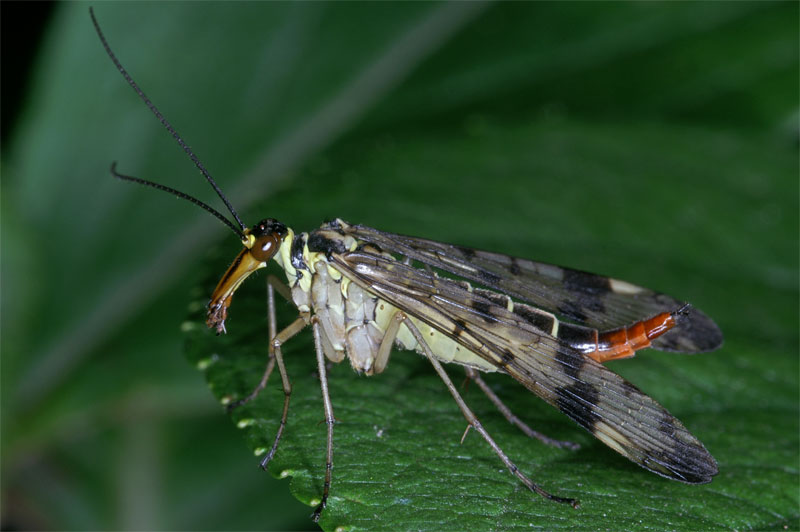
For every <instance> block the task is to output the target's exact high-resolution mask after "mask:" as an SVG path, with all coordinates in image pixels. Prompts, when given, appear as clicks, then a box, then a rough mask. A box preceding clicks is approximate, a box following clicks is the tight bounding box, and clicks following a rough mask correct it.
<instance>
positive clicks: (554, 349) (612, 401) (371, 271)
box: [329, 248, 717, 484]
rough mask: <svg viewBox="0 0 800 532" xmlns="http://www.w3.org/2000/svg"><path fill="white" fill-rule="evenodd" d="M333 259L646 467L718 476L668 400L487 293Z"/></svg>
mask: <svg viewBox="0 0 800 532" xmlns="http://www.w3.org/2000/svg"><path fill="white" fill-rule="evenodd" d="M329 260H331V261H332V262H333V264H334V265H335V267H336V268H337V269H339V270H340V271H342V273H343V274H345V275H346V276H347V277H349V278H350V279H351V280H352V281H353V282H356V283H358V284H359V285H361V286H363V287H364V288H366V289H368V290H369V291H371V292H373V293H374V294H376V295H378V296H379V297H381V298H383V299H384V300H386V301H388V302H389V303H391V304H392V305H394V306H396V307H397V308H399V309H400V310H402V311H403V312H405V313H407V314H408V315H410V316H413V317H415V318H418V319H419V320H421V321H423V322H425V323H427V324H429V325H430V326H432V327H434V328H435V329H437V330H439V331H440V332H442V333H443V334H446V335H448V336H450V337H451V338H453V340H455V341H457V342H458V343H459V344H461V345H463V346H464V347H466V348H468V349H469V350H471V351H473V352H474V353H477V354H478V355H479V356H480V357H482V358H484V359H485V360H487V361H488V362H490V363H491V364H494V365H496V366H497V367H498V368H501V369H502V370H504V371H505V372H506V373H508V374H510V375H511V376H512V377H513V378H515V379H516V380H517V381H519V382H520V383H522V384H523V385H524V386H525V387H526V388H528V389H529V390H530V391H532V392H533V393H535V394H536V395H538V396H539V397H541V398H542V399H544V400H545V401H547V402H548V403H550V404H551V405H553V406H555V407H556V408H558V409H559V410H561V411H562V412H563V413H565V414H566V415H567V416H569V417H570V418H572V419H573V420H574V421H576V422H577V423H578V424H579V425H581V426H582V427H584V428H585V429H587V430H588V431H589V432H591V433H592V434H593V435H594V436H596V437H597V438H598V439H600V440H601V441H602V442H603V443H605V444H606V445H608V446H609V447H611V448H612V449H614V450H615V451H617V452H619V453H621V454H622V455H624V456H626V457H627V458H629V459H630V460H632V461H633V462H635V463H637V464H639V465H641V466H642V467H644V468H646V469H649V470H650V471H653V472H654V473H657V474H659V475H662V476H665V477H668V478H671V479H675V480H679V481H682V482H687V483H693V484H694V483H705V482H709V481H710V480H711V477H712V476H713V475H715V474H716V473H717V465H716V462H715V461H714V459H713V457H712V456H711V455H710V454H709V453H708V451H706V449H705V448H704V447H703V445H702V443H700V442H699V441H698V440H697V439H696V438H695V437H694V436H692V434H690V433H689V431H687V430H686V428H685V427H684V426H683V425H682V424H681V422H680V421H678V420H677V419H676V418H675V417H673V416H672V415H671V414H670V413H669V412H667V411H666V410H665V409H664V408H663V407H662V406H661V405H659V404H658V403H656V402H655V401H654V400H653V399H651V398H650V397H648V396H647V395H645V394H644V393H642V392H641V391H640V390H639V389H637V388H636V387H635V386H633V385H632V384H630V383H628V382H627V381H625V380H624V379H623V378H622V377H620V376H619V375H617V374H616V373H613V372H612V371H610V370H608V369H606V368H605V367H604V366H602V365H600V364H598V363H596V362H595V361H593V360H591V359H590V358H588V357H585V356H584V355H582V354H581V353H579V352H578V351H576V350H575V349H573V348H572V347H570V346H569V345H567V344H565V343H563V342H562V341H560V340H559V339H558V338H555V337H553V336H552V335H550V334H547V333H546V332H544V331H542V330H541V329H537V328H536V327H535V326H534V325H533V324H531V323H530V322H529V321H528V320H527V319H526V318H525V316H524V315H520V314H516V313H514V312H512V311H510V310H508V308H507V307H505V306H503V305H500V304H497V303H496V302H495V301H493V299H491V298H489V297H486V294H487V292H486V291H482V290H481V291H478V290H473V289H471V287H469V286H468V285H467V284H466V283H463V282H458V281H455V280H451V279H446V278H442V277H439V276H438V275H436V274H435V273H434V272H432V271H429V270H428V271H426V270H422V269H418V268H414V267H412V266H410V265H407V264H403V263H401V262H398V261H396V260H394V259H393V258H391V257H388V256H387V255H385V254H382V253H380V252H377V251H376V252H370V251H369V250H367V248H362V249H361V250H359V251H355V252H349V253H341V254H339V253H333V254H332V255H331V257H330V259H329Z"/></svg>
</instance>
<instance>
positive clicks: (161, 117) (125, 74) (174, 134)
mask: <svg viewBox="0 0 800 532" xmlns="http://www.w3.org/2000/svg"><path fill="white" fill-rule="evenodd" d="M89 15H90V16H91V17H92V24H94V29H95V31H97V36H98V37H100V42H101V43H103V48H105V50H106V53H107V54H108V57H110V58H111V61H113V62H114V65H115V66H116V67H117V70H119V72H120V74H122V77H124V78H125V81H127V82H128V85H130V86H131V88H132V89H133V90H134V91H136V94H138V95H139V98H141V99H142V101H143V102H144V103H145V105H147V107H148V109H150V111H152V112H153V114H154V115H156V118H158V120H159V122H161V125H163V126H164V127H165V128H166V129H167V131H169V132H170V134H172V138H174V139H175V141H176V142H177V143H178V145H179V146H180V147H181V148H183V151H184V152H186V154H187V155H188V156H189V158H190V159H191V160H192V162H193V163H194V165H195V166H196V167H197V169H198V170H200V173H202V174H203V176H205V178H206V180H207V181H208V183H209V184H210V185H211V187H212V188H213V189H214V191H215V192H216V193H217V195H218V196H219V197H220V198H221V199H222V202H223V203H225V206H226V207H227V208H228V210H229V211H230V212H231V214H232V215H233V217H234V218H235V219H236V222H237V223H238V224H239V227H240V228H241V230H237V229H234V230H235V231H236V233H237V234H238V235H239V236H242V231H244V230H246V229H247V226H246V225H244V223H242V220H241V219H240V218H239V215H238V214H236V210H235V209H234V208H233V205H231V204H230V202H229V201H228V198H226V197H225V194H223V193H222V190H220V188H219V187H218V186H217V183H216V181H214V178H213V177H211V174H209V173H208V170H206V168H205V166H203V163H201V162H200V159H198V158H197V156H196V155H195V154H194V152H193V151H192V149H191V148H190V147H189V146H187V145H186V143H185V142H184V141H183V138H181V136H180V135H179V134H178V132H177V131H175V128H174V127H172V125H171V124H170V123H169V122H168V121H167V119H166V118H164V115H162V114H161V111H159V110H158V108H157V107H156V106H155V105H154V104H153V102H151V101H150V98H148V97H147V95H146V94H145V93H144V91H142V89H140V88H139V85H137V84H136V82H135V81H133V78H131V76H130V75H129V74H128V72H127V71H126V70H125V68H124V67H123V66H122V63H120V62H119V59H117V56H116V55H114V52H112V51H111V47H110V46H109V45H108V41H106V37H105V35H103V31H102V30H101V29H100V24H98V23H97V19H96V18H95V16H94V9H93V8H91V7H90V8H89ZM112 173H114V172H113V166H112ZM114 175H115V177H119V178H121V179H127V180H128V181H135V182H137V183H141V184H143V185H148V186H153V187H155V188H158V189H159V190H167V191H169V192H172V193H176V195H177V196H178V197H180V198H183V199H188V200H189V201H192V202H193V203H195V204H197V205H200V206H202V207H203V208H204V209H206V210H208V211H209V212H211V213H213V214H214V215H215V216H217V217H218V218H222V219H225V218H224V217H222V215H221V214H220V213H218V212H217V211H215V210H214V209H212V208H211V207H209V206H208V205H206V204H205V203H203V202H201V201H200V200H197V199H195V198H192V197H191V196H189V195H188V194H184V193H183V192H179V191H177V190H175V189H172V188H169V187H165V186H163V185H159V184H157V183H153V182H152V181H147V180H144V179H139V178H131V177H130V176H122V175H121V174H119V175H118V174H116V173H114ZM225 220H226V222H227V225H229V226H231V227H233V224H231V223H230V222H229V221H227V219H225Z"/></svg>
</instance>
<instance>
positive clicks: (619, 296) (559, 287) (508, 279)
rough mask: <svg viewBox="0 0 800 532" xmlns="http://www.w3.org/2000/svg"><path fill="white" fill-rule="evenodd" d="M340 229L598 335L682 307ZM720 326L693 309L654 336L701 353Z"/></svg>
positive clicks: (393, 237)
mask: <svg viewBox="0 0 800 532" xmlns="http://www.w3.org/2000/svg"><path fill="white" fill-rule="evenodd" d="M334 223H335V224H337V226H338V227H337V228H338V229H339V230H343V231H344V232H345V234H350V235H352V236H354V237H355V238H357V239H359V240H361V241H364V242H369V243H371V244H374V245H376V246H378V247H379V248H380V249H382V250H383V251H387V252H389V253H399V254H401V255H403V256H405V257H409V258H411V259H413V260H416V261H419V262H421V263H422V264H425V265H427V266H429V267H431V268H437V269H440V270H443V271H446V272H449V273H451V274H453V275H457V276H459V277H463V278H465V279H468V280H470V281H472V282H474V283H478V284H480V285H483V286H485V287H487V288H490V289H492V290H496V291H498V292H501V293H505V294H508V295H509V296H511V297H513V298H516V299H519V300H520V301H523V302H526V303H530V304H531V305H533V306H536V307H539V308H541V309H544V310H547V311H549V312H552V313H554V314H556V315H558V316H560V317H563V318H566V319H567V320H569V321H572V322H574V323H577V324H581V325H586V326H589V327H591V328H596V329H599V330H600V331H603V330H607V329H614V328H617V327H622V326H625V325H630V324H632V323H634V322H637V321H639V320H642V319H646V318H649V317H651V316H655V315H657V314H660V313H662V312H674V311H676V310H677V309H679V308H681V307H683V306H684V305H685V303H683V302H681V301H679V300H677V299H675V298H673V297H670V296H668V295H665V294H661V293H658V292H654V291H652V290H648V289H646V288H642V287H639V286H635V285H633V284H630V283H627V282H625V281H619V280H617V279H611V278H609V277H603V276H601V275H595V274H592V273H587V272H583V271H579V270H573V269H570V268H563V267H561V266H554V265H552V264H546V263H543V262H534V261H530V260H526V259H519V258H515V257H510V256H508V255H501V254H498V253H490V252H488V251H479V250H475V249H471V248H465V247H460V246H455V245H452V244H445V243H442V242H436V241H433V240H426V239H422V238H416V237H410V236H404V235H397V234H392V233H385V232H383V231H378V230H377V229H373V228H371V227H366V226H362V225H350V224H348V223H346V222H343V221H341V220H337V221H336V222H334ZM722 341H723V340H722V332H721V331H720V330H719V327H717V325H716V324H715V323H714V322H713V321H712V320H711V319H710V318H709V317H708V316H706V315H705V314H703V313H702V312H701V311H699V310H697V309H695V308H692V309H691V311H690V312H688V313H687V314H686V315H685V316H682V318H681V320H680V321H679V322H678V324H677V326H676V327H675V328H674V329H672V330H670V331H669V332H668V333H667V334H665V335H663V336H661V337H659V338H656V339H655V340H654V341H653V343H652V347H654V348H655V349H660V350H663V351H676V352H682V353H700V352H705V351H711V350H714V349H716V348H718V347H720V346H721V345H722Z"/></svg>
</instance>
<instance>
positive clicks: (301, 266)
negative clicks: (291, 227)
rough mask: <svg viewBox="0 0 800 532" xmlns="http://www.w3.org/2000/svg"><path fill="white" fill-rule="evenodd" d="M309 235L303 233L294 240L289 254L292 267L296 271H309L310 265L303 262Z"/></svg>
mask: <svg viewBox="0 0 800 532" xmlns="http://www.w3.org/2000/svg"><path fill="white" fill-rule="evenodd" d="M307 238H308V235H306V234H305V233H301V234H299V235H295V237H294V240H292V249H291V251H290V252H289V256H290V257H291V261H292V266H294V268H295V269H296V270H307V269H308V265H307V264H306V262H305V261H304V260H303V248H304V247H305V245H306V239H307Z"/></svg>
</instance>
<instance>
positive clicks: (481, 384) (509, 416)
mask: <svg viewBox="0 0 800 532" xmlns="http://www.w3.org/2000/svg"><path fill="white" fill-rule="evenodd" d="M464 369H465V370H466V372H467V378H468V379H470V380H473V381H475V384H477V385H478V388H480V389H481V390H482V391H483V393H485V394H486V397H488V398H489V400H490V401H491V402H492V404H493V405H494V406H495V407H496V408H497V409H498V410H499V411H500V413H501V414H503V416H504V417H505V418H506V420H508V422H509V423H511V424H512V425H516V426H517V428H519V429H520V430H521V431H522V432H524V433H525V434H526V435H527V436H528V437H529V438H536V439H537V440H539V441H541V442H542V443H545V444H547V445H552V446H553V447H558V448H559V449H564V448H566V449H572V450H573V451H575V450H577V449H580V445H578V444H577V443H573V442H571V441H562V440H556V439H554V438H550V437H548V436H545V435H544V434H542V433H541V432H539V431H536V430H533V429H532V428H530V427H529V426H528V425H527V424H525V422H524V421H522V420H521V419H520V418H518V417H517V416H516V415H514V413H513V412H512V411H511V409H510V408H508V407H507V406H506V405H505V404H503V402H502V401H501V400H500V398H499V397H497V394H495V393H494V392H493V391H492V389H491V388H489V385H488V384H486V382H485V381H484V380H483V378H481V376H480V374H479V373H478V372H477V371H475V370H474V369H472V368H464Z"/></svg>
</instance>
